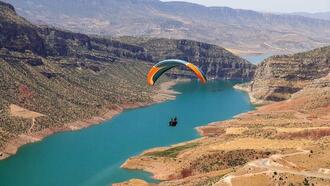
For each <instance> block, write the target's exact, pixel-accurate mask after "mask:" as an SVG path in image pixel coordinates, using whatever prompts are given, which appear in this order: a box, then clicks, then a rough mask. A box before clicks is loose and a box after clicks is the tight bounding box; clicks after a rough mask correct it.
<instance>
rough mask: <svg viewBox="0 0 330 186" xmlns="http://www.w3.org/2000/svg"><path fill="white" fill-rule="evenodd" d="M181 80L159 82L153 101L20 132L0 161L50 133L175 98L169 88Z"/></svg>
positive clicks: (64, 130) (125, 105)
mask: <svg viewBox="0 0 330 186" xmlns="http://www.w3.org/2000/svg"><path fill="white" fill-rule="evenodd" d="M181 81H182V80H172V81H168V82H164V83H161V84H160V85H159V88H158V89H157V90H156V91H155V93H154V95H152V97H151V98H152V100H153V101H151V102H145V103H141V102H138V103H132V104H122V105H116V108H115V109H112V110H108V111H106V112H105V113H104V114H102V115H100V116H94V117H92V118H90V119H85V120H81V121H75V122H71V123H67V124H64V126H62V127H58V128H47V129H44V130H42V131H39V132H36V133H33V134H21V135H19V136H18V137H15V138H13V139H11V140H9V141H8V142H7V143H6V145H5V147H4V148H3V150H2V151H0V161H1V160H4V159H7V158H9V157H10V156H12V155H15V154H16V153H17V151H18V149H19V148H20V147H21V146H23V145H26V144H29V143H35V142H38V141H41V140H43V139H44V138H46V137H48V136H50V135H53V134H56V133H59V132H67V131H76V130H81V129H84V128H88V127H91V126H94V125H98V124H101V123H103V122H105V121H108V120H111V119H112V118H113V117H114V116H116V115H118V114H120V113H121V112H123V111H124V110H127V109H136V108H141V107H146V106H150V105H153V104H158V103H161V102H164V101H168V100H173V99H175V98H176V95H177V94H179V92H176V91H174V90H171V88H172V87H173V86H174V85H176V84H177V83H178V82H181Z"/></svg>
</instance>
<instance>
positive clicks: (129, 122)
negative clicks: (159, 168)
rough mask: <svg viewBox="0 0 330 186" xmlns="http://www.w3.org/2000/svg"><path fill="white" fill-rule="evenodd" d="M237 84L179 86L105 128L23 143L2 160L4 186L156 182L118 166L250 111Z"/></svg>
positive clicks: (0, 177) (0, 169)
mask: <svg viewBox="0 0 330 186" xmlns="http://www.w3.org/2000/svg"><path fill="white" fill-rule="evenodd" d="M233 84H234V82H230V81H210V82H208V83H207V84H205V85H201V84H199V83H198V82H196V81H192V82H186V83H180V84H177V85H176V86H175V87H173V89H174V90H176V91H179V92H181V94H180V95H178V96H177V98H176V100H173V101H167V102H164V103H160V104H155V105H152V106H149V107H145V108H139V109H132V110H127V111H124V112H123V113H121V114H119V115H117V116H116V117H114V118H113V119H112V120H110V121H106V122H104V123H103V124H100V125H96V126H92V127H90V128H87V129H83V130H79V131H72V132H63V133H58V134H55V135H52V136H50V137H47V138H45V139H44V140H43V141H40V142H37V143H33V144H28V145H25V146H23V147H22V148H20V149H19V151H18V153H17V154H16V155H14V156H12V157H10V158H8V159H6V160H3V161H0V185H1V186H26V185H29V186H46V185H47V186H78V185H79V186H84V185H86V186H87V185H92V186H105V185H111V183H115V182H122V181H125V180H128V179H131V178H141V179H144V180H147V181H150V182H155V180H153V179H151V177H150V175H149V174H148V173H145V172H142V171H128V170H124V169H121V168H120V165H121V164H122V163H123V162H124V161H125V160H126V159H127V158H129V157H131V156H134V155H137V154H139V153H141V152H142V151H144V150H146V149H149V148H152V147H158V146H167V145H171V144H175V143H178V142H183V141H187V140H192V139H194V138H197V137H198V136H199V135H198V133H197V132H196V130H195V129H194V128H195V127H197V126H201V125H206V124H208V123H210V122H214V121H220V120H226V119H230V118H232V117H233V116H235V115H237V114H240V113H243V112H247V111H249V110H252V109H253V108H254V107H253V106H252V105H251V104H250V102H249V98H248V96H247V95H246V94H245V93H243V92H240V91H237V90H235V89H233ZM173 116H177V117H178V120H179V124H178V126H177V127H175V128H171V127H169V126H168V121H169V119H170V118H171V117H173Z"/></svg>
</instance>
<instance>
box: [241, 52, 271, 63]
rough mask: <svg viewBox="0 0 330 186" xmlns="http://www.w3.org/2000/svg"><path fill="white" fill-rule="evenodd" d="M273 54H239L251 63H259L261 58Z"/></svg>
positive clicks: (263, 58)
mask: <svg viewBox="0 0 330 186" xmlns="http://www.w3.org/2000/svg"><path fill="white" fill-rule="evenodd" d="M272 55H273V54H270V53H265V54H260V55H255V54H253V55H246V56H241V57H242V58H244V59H246V60H248V61H249V62H251V63H252V64H255V65H257V64H259V63H261V62H262V61H263V60H265V59H267V58H269V57H270V56H272Z"/></svg>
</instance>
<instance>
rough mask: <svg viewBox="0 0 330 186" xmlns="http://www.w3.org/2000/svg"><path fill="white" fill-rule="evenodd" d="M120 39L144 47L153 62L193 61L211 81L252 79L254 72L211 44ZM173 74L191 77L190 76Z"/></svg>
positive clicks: (238, 59)
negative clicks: (167, 60) (169, 60)
mask: <svg viewBox="0 0 330 186" xmlns="http://www.w3.org/2000/svg"><path fill="white" fill-rule="evenodd" d="M119 40H121V41H124V42H127V43H131V44H134V45H139V46H142V47H143V48H144V51H145V52H147V53H148V54H150V55H151V56H152V62H157V61H159V60H163V59H170V58H177V59H183V60H186V61H189V62H192V63H194V64H195V65H197V66H199V67H200V68H201V69H202V70H203V71H204V72H205V74H206V76H207V78H208V79H240V80H250V79H252V78H253V75H254V71H255V65H253V64H251V63H249V62H248V61H246V60H244V59H242V58H240V57H238V56H235V55H234V54H232V53H231V52H229V51H227V50H226V49H224V48H222V47H219V46H216V45H212V44H207V43H202V42H197V41H191V40H174V39H153V38H132V37H122V38H119ZM183 69H184V68H183ZM170 75H171V76H173V77H177V76H179V77H180V76H188V77H189V75H187V74H175V73H172V74H170Z"/></svg>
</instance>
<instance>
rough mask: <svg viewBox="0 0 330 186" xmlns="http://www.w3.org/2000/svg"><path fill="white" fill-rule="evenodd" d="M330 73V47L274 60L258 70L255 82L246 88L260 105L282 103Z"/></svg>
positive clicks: (261, 65) (263, 64)
mask: <svg viewBox="0 0 330 186" xmlns="http://www.w3.org/2000/svg"><path fill="white" fill-rule="evenodd" d="M329 72H330V47H323V48H319V49H315V50H312V51H309V52H304V53H298V54H294V55H282V56H273V57H270V58H268V59H266V60H265V61H264V62H262V63H261V64H259V65H258V66H257V70H256V73H255V77H254V79H253V81H252V82H251V83H249V84H247V85H245V88H246V89H247V90H248V91H249V92H250V93H251V95H252V97H253V98H255V99H257V100H259V102H262V101H281V100H286V99H289V98H290V96H291V94H293V93H295V92H298V91H300V90H301V89H302V88H303V87H305V86H306V85H307V84H309V83H310V82H312V81H313V80H314V79H319V78H321V77H324V76H326V75H327V74H328V73H329Z"/></svg>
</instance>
